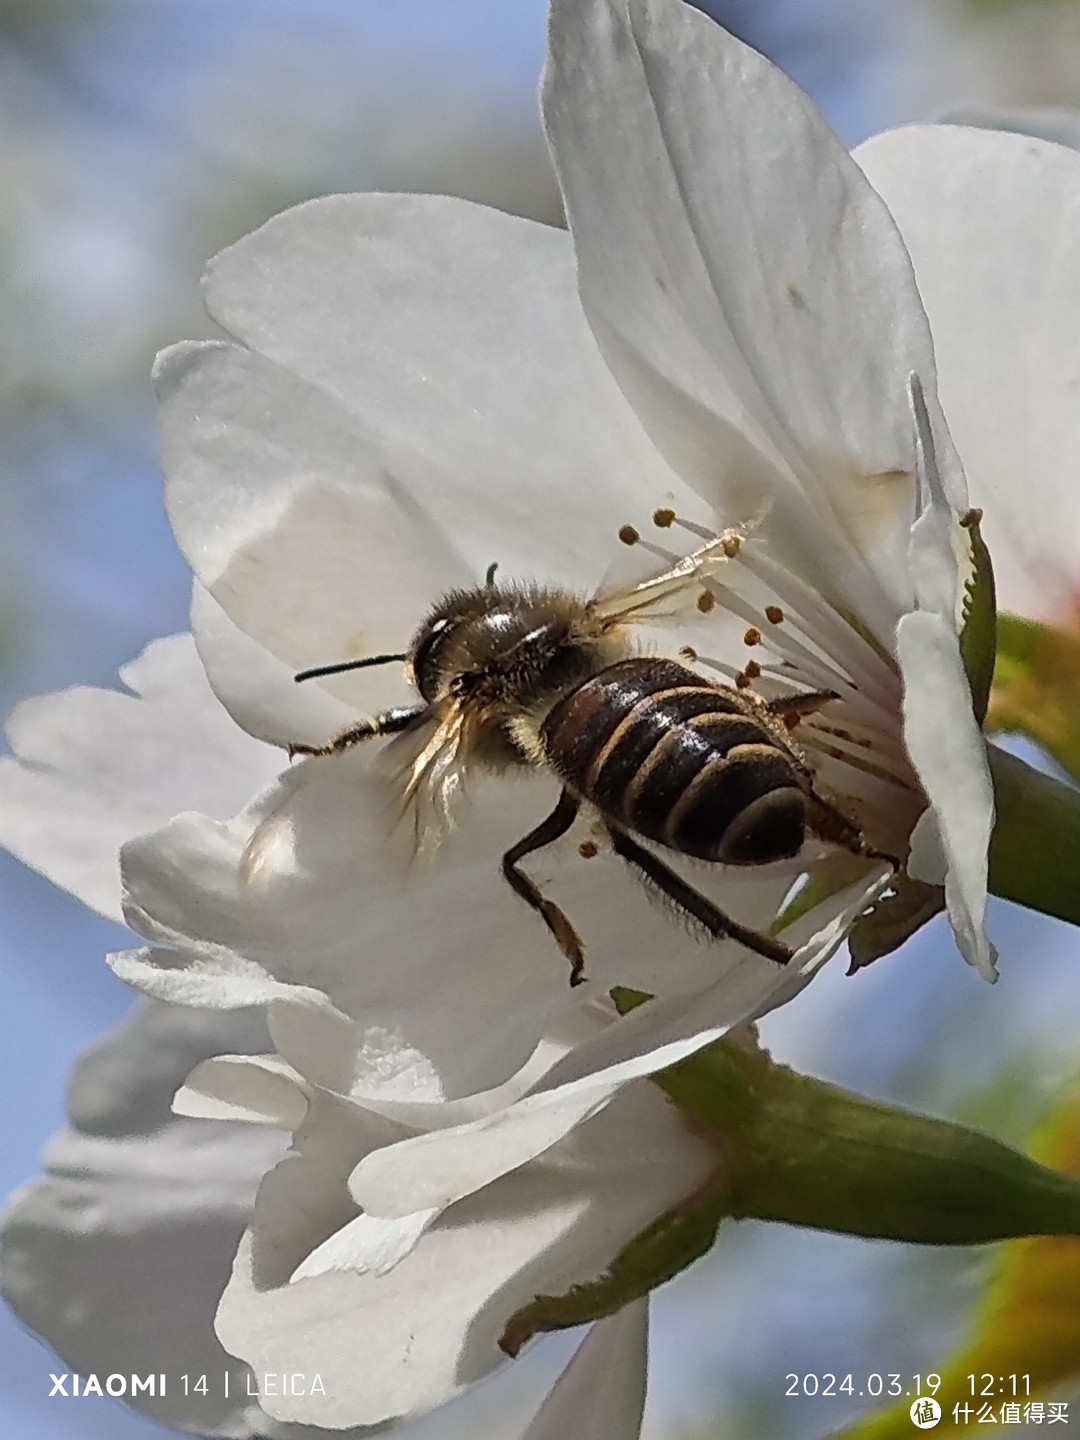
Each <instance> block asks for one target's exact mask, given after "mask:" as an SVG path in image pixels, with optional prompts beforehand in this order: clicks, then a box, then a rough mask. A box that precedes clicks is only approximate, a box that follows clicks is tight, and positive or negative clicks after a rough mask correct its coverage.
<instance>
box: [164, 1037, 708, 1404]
mask: <svg viewBox="0 0 1080 1440" xmlns="http://www.w3.org/2000/svg"><path fill="white" fill-rule="evenodd" d="M564 1044H565V1042H563V1044H560V1043H559V1042H557V1041H554V1040H553V1041H552V1043H551V1045H550V1048H549V1049H548V1054H547V1063H548V1064H550V1063H551V1061H552V1060H553V1059H557V1057H558V1055H559V1051H560V1050H561V1049H563V1048H564ZM686 1044H687V1042H683V1043H682V1045H681V1046H679V1047H673V1053H675V1051H676V1050H677V1049H681V1050H685V1048H686ZM564 1064H565V1062H564ZM645 1068H646V1066H645V1065H644V1064H643V1063H642V1062H640V1061H638V1062H633V1063H631V1064H630V1065H628V1066H626V1065H624V1066H620V1067H610V1068H609V1069H608V1070H606V1071H604V1072H601V1073H600V1074H599V1075H589V1076H586V1077H584V1078H579V1079H576V1080H573V1079H571V1080H563V1079H561V1076H562V1074H563V1073H564V1065H560V1064H557V1065H556V1067H555V1068H554V1069H553V1070H551V1071H550V1072H549V1073H548V1074H546V1075H544V1076H543V1077H542V1078H541V1079H540V1080H539V1082H537V1083H534V1084H533V1085H532V1086H531V1087H530V1089H529V1092H528V1093H527V1094H526V1095H525V1096H524V1097H522V1098H515V1091H516V1092H517V1095H520V1089H521V1086H520V1085H519V1084H517V1083H516V1082H515V1083H512V1084H511V1085H510V1086H508V1087H503V1090H502V1093H497V1092H496V1093H492V1094H489V1095H488V1096H477V1097H472V1098H471V1099H470V1100H468V1101H465V1102H449V1103H447V1102H444V1103H441V1104H440V1103H436V1104H428V1105H409V1104H408V1103H407V1102H406V1103H399V1104H397V1105H393V1106H391V1107H389V1113H388V1114H384V1113H380V1112H379V1111H378V1110H375V1109H372V1108H371V1107H370V1106H369V1105H364V1104H363V1103H360V1102H357V1101H355V1100H350V1099H349V1098H347V1097H344V1096H341V1095H335V1094H332V1093H331V1092H329V1091H326V1090H322V1089H320V1088H318V1087H315V1086H312V1085H311V1084H310V1083H309V1082H307V1081H306V1080H305V1079H304V1077H302V1076H301V1075H299V1074H298V1073H297V1072H295V1071H293V1070H292V1069H291V1068H290V1067H288V1066H285V1065H284V1064H283V1063H282V1062H281V1061H280V1059H278V1058H276V1057H251V1058H245V1057H239V1056H230V1057H224V1058H222V1059H218V1060H211V1061H208V1062H206V1063H205V1064H204V1065H202V1066H200V1067H199V1068H198V1069H197V1070H196V1071H195V1073H194V1074H193V1075H192V1076H191V1077H190V1079H189V1080H188V1083H187V1085H186V1087H185V1088H184V1089H183V1090H181V1091H180V1093H179V1094H178V1096H177V1098H176V1101H175V1107H176V1108H177V1109H178V1110H179V1111H180V1112H181V1113H184V1114H189V1115H200V1116H207V1117H211V1118H216V1119H222V1118H234V1119H242V1120H253V1119H254V1120H262V1121H264V1122H265V1123H267V1124H270V1125H274V1126H280V1127H284V1128H286V1129H290V1130H292V1131H293V1132H294V1135H293V1148H292V1153H291V1155H290V1158H288V1159H286V1160H285V1161H283V1162H282V1164H280V1165H279V1166H278V1167H277V1169H276V1170H274V1171H273V1172H272V1173H271V1174H270V1175H269V1176H268V1177H267V1178H266V1179H265V1180H264V1181H263V1184H262V1185H261V1187H260V1190H259V1196H258V1200H257V1202H256V1207H255V1215H254V1219H253V1222H252V1225H251V1228H250V1230H249V1232H248V1234H247V1235H246V1236H245V1239H244V1241H243V1242H242V1244H241V1246H240V1250H239V1253H238V1255H237V1259H236V1263H235V1266H234V1269H233V1275H232V1279H231V1281H230V1282H229V1285H228V1286H227V1288H226V1290H225V1294H224V1296H223V1297H222V1302H221V1306H220V1309H219V1311H218V1317H217V1330H218V1334H219V1336H220V1337H221V1340H222V1342H223V1343H224V1345H225V1347H226V1349H228V1350H230V1351H232V1352H233V1353H235V1354H238V1355H241V1356H243V1358H244V1359H246V1360H247V1361H248V1362H249V1364H250V1365H251V1366H252V1369H253V1370H254V1371H255V1373H256V1374H280V1373H286V1372H289V1371H300V1372H303V1373H306V1374H309V1375H310V1374H313V1373H315V1372H318V1373H319V1374H320V1376H321V1377H322V1381H323V1385H324V1386H325V1393H320V1394H306V1395H286V1396H274V1395H272V1394H266V1395H264V1396H263V1397H262V1402H261V1403H262V1405H263V1406H264V1408H265V1409H267V1410H268V1411H269V1412H270V1413H271V1414H272V1415H274V1416H275V1417H276V1418H278V1419H281V1420H289V1421H298V1422H304V1423H308V1424H315V1425H322V1426H329V1427H337V1426H343V1425H356V1424H375V1423H378V1422H380V1421H383V1420H387V1419H391V1418H395V1417H400V1416H406V1417H407V1416H409V1415H414V1414H420V1413H423V1412H425V1411H426V1410H429V1409H430V1408H432V1407H433V1406H435V1405H438V1404H440V1403H442V1402H443V1401H445V1400H447V1399H450V1398H451V1397H452V1396H453V1395H455V1394H456V1393H457V1392H458V1391H460V1390H462V1389H464V1388H465V1387H467V1386H468V1385H469V1384H471V1383H472V1382H473V1381H475V1380H477V1379H479V1378H480V1377H481V1376H482V1375H484V1374H486V1373H487V1372H488V1371H490V1370H491V1369H493V1368H494V1367H495V1366H496V1365H498V1364H499V1363H500V1362H501V1361H504V1360H505V1356H504V1354H503V1353H502V1351H501V1349H500V1344H499V1342H500V1338H501V1337H502V1335H503V1332H504V1331H505V1329H506V1327H507V1325H508V1323H509V1321H510V1319H511V1317H512V1316H513V1315H514V1314H515V1312H516V1311H518V1310H519V1309H521V1308H522V1307H523V1306H525V1305H527V1304H528V1303H529V1302H530V1301H531V1300H532V1299H533V1297H534V1296H535V1295H536V1294H537V1293H543V1294H553V1295H560V1294H562V1293H563V1292H564V1291H566V1290H568V1289H569V1288H570V1287H571V1286H572V1285H574V1284H578V1283H582V1282H584V1281H587V1280H591V1279H594V1278H596V1277H597V1276H599V1275H600V1274H602V1273H603V1271H604V1270H605V1268H606V1267H607V1265H608V1264H609V1263H610V1262H611V1261H612V1260H613V1259H614V1258H615V1256H616V1255H617V1254H618V1253H619V1251H620V1250H621V1249H622V1248H623V1247H624V1246H625V1245H627V1244H628V1243H629V1242H630V1240H632V1239H633V1237H634V1236H635V1235H636V1234H638V1233H639V1232H640V1231H641V1230H643V1229H644V1228H645V1227H646V1226H647V1225H648V1224H650V1223H651V1222H652V1221H653V1220H655V1219H656V1218H658V1217H659V1216H660V1215H661V1214H663V1213H665V1212H666V1211H668V1210H670V1209H672V1208H674V1207H676V1206H678V1205H680V1204H682V1203H684V1202H686V1201H688V1200H689V1199H690V1198H691V1197H692V1196H693V1195H694V1193H695V1192H696V1191H698V1190H699V1189H701V1188H702V1187H704V1186H705V1185H706V1184H707V1183H709V1182H710V1180H714V1179H716V1178H719V1171H720V1169H721V1166H722V1157H721V1153H720V1150H719V1148H716V1149H714V1147H713V1146H712V1145H710V1144H709V1143H706V1142H705V1141H704V1140H700V1139H696V1138H694V1137H693V1136H692V1135H691V1133H690V1131H689V1130H688V1129H687V1128H686V1127H685V1126H684V1124H683V1122H682V1120H681V1118H680V1116H679V1113H678V1112H677V1111H676V1109H675V1108H674V1107H673V1106H671V1105H670V1104H669V1102H667V1101H666V1100H665V1099H664V1097H663V1096H662V1095H661V1093H660V1091H659V1090H657V1089H655V1088H654V1087H652V1086H650V1085H648V1084H645V1083H643V1082H642V1081H640V1080H638V1081H637V1082H636V1083H633V1078H634V1076H635V1075H640V1074H642V1073H643V1071H644V1070H645ZM463 1116H464V1117H469V1118H463ZM633 1328H634V1331H635V1333H636V1332H637V1326H634V1327H633ZM640 1359H643V1357H640V1358H639V1364H638V1369H639V1377H638V1382H637V1385H636V1387H634V1386H632V1387H631V1388H630V1394H629V1397H628V1402H629V1403H632V1401H633V1392H634V1389H635V1388H636V1389H637V1390H638V1392H639V1393H640V1394H643V1391H644V1375H643V1370H641V1364H640ZM624 1403H627V1402H624ZM553 1433H555V1432H553ZM569 1433H574V1432H573V1431H570V1432H569Z"/></svg>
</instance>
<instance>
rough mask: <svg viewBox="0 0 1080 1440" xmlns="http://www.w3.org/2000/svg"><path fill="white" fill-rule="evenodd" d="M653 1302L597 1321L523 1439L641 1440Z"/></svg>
mask: <svg viewBox="0 0 1080 1440" xmlns="http://www.w3.org/2000/svg"><path fill="white" fill-rule="evenodd" d="M648 1364H649V1302H648V1300H635V1301H634V1302H633V1303H632V1304H630V1305H627V1306H626V1307H625V1309H623V1310H620V1311H619V1312H618V1314H617V1315H609V1316H608V1317H607V1318H606V1319H604V1320H598V1321H597V1322H596V1324H595V1325H594V1326H593V1327H592V1329H591V1330H590V1331H589V1333H588V1335H586V1337H585V1339H584V1340H583V1341H582V1342H581V1344H580V1345H579V1346H578V1349H577V1352H576V1354H575V1355H574V1358H573V1359H572V1360H571V1361H570V1364H569V1365H568V1366H567V1367H566V1369H565V1370H564V1371H563V1373H562V1374H561V1375H560V1376H559V1378H558V1380H557V1381H556V1382H555V1386H554V1389H553V1390H552V1392H551V1394H550V1395H549V1396H548V1397H547V1399H546V1400H545V1401H544V1403H543V1405H542V1406H541V1407H540V1410H539V1411H538V1413H537V1415H536V1418H535V1420H533V1422H532V1424H531V1425H530V1426H529V1428H528V1430H526V1432H525V1434H524V1435H523V1436H522V1440H637V1437H638V1436H639V1435H640V1433H641V1420H642V1416H643V1414H644V1411H645V1387H646V1380H647V1378H648Z"/></svg>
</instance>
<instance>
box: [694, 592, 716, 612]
mask: <svg viewBox="0 0 1080 1440" xmlns="http://www.w3.org/2000/svg"><path fill="white" fill-rule="evenodd" d="M715 606H716V596H715V595H714V594H713V593H712V591H711V590H703V591H702V592H701V594H700V595H699V596H698V597H697V608H698V609H699V610H700V611H701V613H702V615H708V613H709V611H710V610H712V609H714V608H715Z"/></svg>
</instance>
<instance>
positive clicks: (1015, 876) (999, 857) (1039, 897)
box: [986, 745, 1080, 925]
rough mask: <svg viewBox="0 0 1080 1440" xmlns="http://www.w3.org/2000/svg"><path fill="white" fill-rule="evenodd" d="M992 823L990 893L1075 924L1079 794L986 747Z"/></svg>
mask: <svg viewBox="0 0 1080 1440" xmlns="http://www.w3.org/2000/svg"><path fill="white" fill-rule="evenodd" d="M986 749H987V756H988V758H989V761H990V773H991V775H992V776H993V780H994V808H995V811H996V817H997V818H996V820H995V822H994V833H993V835H992V837H991V840H990V874H989V890H990V893H991V895H999V896H1000V897H1001V898H1002V899H1003V900H1012V901H1014V902H1015V903H1016V904H1017V905H1026V906H1027V908H1028V909H1029V910H1039V911H1041V912H1042V914H1044V915H1054V916H1056V917H1057V918H1058V919H1059V920H1070V921H1072V923H1073V924H1074V925H1080V790H1078V789H1077V788H1076V787H1075V786H1074V785H1068V784H1065V783H1064V782H1063V781H1061V780H1056V779H1055V778H1054V777H1053V776H1052V775H1047V774H1046V773H1045V772H1044V771H1042V770H1036V769H1034V768H1033V767H1032V766H1031V765H1028V764H1027V763H1026V762H1025V761H1023V760H1020V759H1018V758H1017V756H1015V755H1010V754H1009V753H1008V752H1007V751H1005V750H999V749H998V747H997V746H996V745H988V746H987V747H986Z"/></svg>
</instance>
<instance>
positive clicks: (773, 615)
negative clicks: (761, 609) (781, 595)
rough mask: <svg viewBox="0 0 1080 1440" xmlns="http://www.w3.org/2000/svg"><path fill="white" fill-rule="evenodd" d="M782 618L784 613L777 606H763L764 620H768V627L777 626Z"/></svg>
mask: <svg viewBox="0 0 1080 1440" xmlns="http://www.w3.org/2000/svg"><path fill="white" fill-rule="evenodd" d="M783 618H784V612H783V611H782V610H781V609H780V606H779V605H766V606H765V619H766V620H768V622H769V624H770V625H779V624H780V621H781V620H783Z"/></svg>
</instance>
